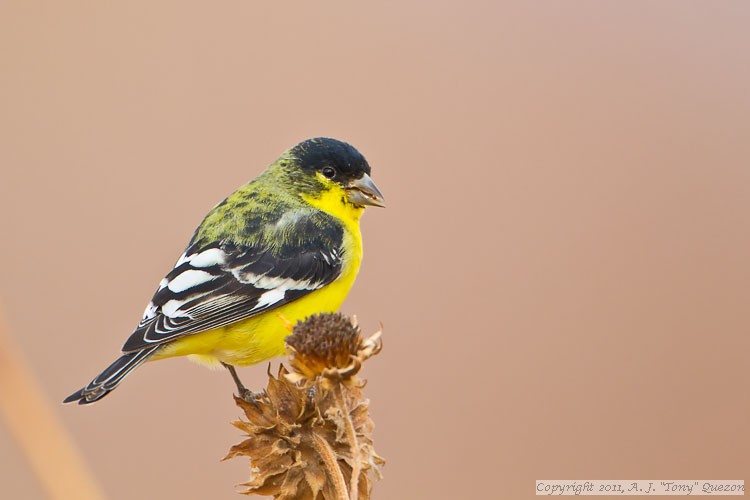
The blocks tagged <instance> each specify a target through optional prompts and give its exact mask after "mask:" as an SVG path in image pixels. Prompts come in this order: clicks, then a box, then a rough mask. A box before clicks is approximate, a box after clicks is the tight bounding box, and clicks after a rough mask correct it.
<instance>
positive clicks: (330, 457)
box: [226, 366, 385, 500]
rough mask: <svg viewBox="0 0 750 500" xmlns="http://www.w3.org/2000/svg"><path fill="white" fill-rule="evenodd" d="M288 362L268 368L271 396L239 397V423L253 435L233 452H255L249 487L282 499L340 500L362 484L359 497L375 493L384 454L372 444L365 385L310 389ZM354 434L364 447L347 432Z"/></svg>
mask: <svg viewBox="0 0 750 500" xmlns="http://www.w3.org/2000/svg"><path fill="white" fill-rule="evenodd" d="M286 375H288V373H287V372H286V370H285V369H284V367H283V366H282V367H280V368H279V373H278V377H274V376H272V375H271V374H270V373H269V377H268V378H269V381H268V388H267V390H266V393H265V395H264V397H262V398H261V399H259V400H257V401H256V402H255V403H248V402H246V401H244V400H242V399H240V398H235V402H236V403H237V405H238V406H239V407H240V408H241V409H242V410H243V411H244V413H245V417H246V420H243V421H239V422H235V423H234V425H235V426H236V427H238V428H239V429H241V430H242V431H244V432H245V433H246V434H247V439H245V440H244V441H243V442H241V443H240V444H238V445H235V446H233V447H232V449H231V450H230V452H229V454H228V455H227V456H226V458H227V459H229V458H233V457H240V456H245V457H248V458H249V459H250V469H251V471H252V477H251V479H250V480H249V481H248V482H246V483H244V484H243V485H242V486H244V487H245V489H244V491H242V493H245V494H255V495H270V496H273V497H274V498H275V499H278V500H334V499H339V498H341V495H340V494H339V493H337V492H340V491H341V490H349V489H351V487H352V481H356V482H357V484H358V490H359V494H358V498H359V500H369V499H370V496H371V492H372V482H373V480H374V479H376V478H379V477H380V468H381V467H382V466H383V464H384V463H385V462H384V460H383V459H382V458H381V457H379V456H378V455H377V453H375V450H374V447H373V443H372V431H373V423H372V420H370V415H369V411H368V410H369V402H368V401H367V400H366V399H364V397H363V396H362V392H361V388H360V387H356V386H346V385H343V384H342V385H340V386H339V388H338V390H337V392H334V391H331V390H326V389H324V388H323V387H322V386H321V384H322V382H323V380H324V379H317V380H318V382H317V383H316V384H313V385H312V386H311V387H309V388H305V387H302V386H301V385H299V384H296V383H294V382H291V381H289V380H288V377H287V376H286ZM347 432H351V433H353V436H354V438H353V439H355V441H356V444H357V446H356V447H354V448H353V447H352V446H351V442H350V441H349V440H347V439H346V436H347Z"/></svg>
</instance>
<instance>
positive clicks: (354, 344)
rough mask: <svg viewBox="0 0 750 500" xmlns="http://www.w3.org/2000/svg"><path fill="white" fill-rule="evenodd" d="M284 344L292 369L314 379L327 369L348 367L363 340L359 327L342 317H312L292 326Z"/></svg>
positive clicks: (327, 315)
mask: <svg viewBox="0 0 750 500" xmlns="http://www.w3.org/2000/svg"><path fill="white" fill-rule="evenodd" d="M286 344H287V346H288V347H289V348H290V352H291V363H292V368H293V369H294V370H295V371H297V372H298V373H299V374H300V375H303V376H304V377H305V378H308V379H313V378H315V377H316V376H317V375H322V374H323V372H324V371H325V370H326V369H327V368H338V369H345V368H347V367H349V366H350V365H351V364H352V358H353V357H354V356H356V354H357V352H358V351H359V349H360V348H361V346H362V337H361V336H360V330H359V327H358V326H357V325H356V324H355V323H354V322H353V321H351V320H350V319H349V318H347V317H346V316H344V315H343V314H315V315H313V316H310V317H309V318H307V319H306V320H304V321H300V322H299V323H297V324H296V325H294V329H293V330H292V335H290V336H289V337H287V338H286Z"/></svg>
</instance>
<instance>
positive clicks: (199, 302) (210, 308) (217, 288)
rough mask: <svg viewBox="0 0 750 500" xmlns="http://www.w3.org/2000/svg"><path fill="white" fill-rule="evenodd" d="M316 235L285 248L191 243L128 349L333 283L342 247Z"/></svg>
mask: <svg viewBox="0 0 750 500" xmlns="http://www.w3.org/2000/svg"><path fill="white" fill-rule="evenodd" d="M338 236H339V242H340V241H341V239H340V238H342V237H343V236H342V234H339V235H338ZM310 239H311V240H312V241H306V242H305V243H304V244H302V243H296V244H294V245H291V246H290V245H287V246H286V247H280V248H279V247H270V246H265V245H259V246H241V245H235V244H231V243H226V242H221V243H216V244H211V245H205V246H199V245H197V244H193V245H191V246H190V247H188V249H187V250H186V251H185V254H183V256H182V257H180V259H179V260H178V261H177V264H176V265H175V267H174V269H172V271H170V272H169V274H167V276H166V277H165V278H164V279H163V280H162V281H161V283H160V284H159V289H158V290H157V291H156V293H155V294H154V298H153V299H152V300H151V302H150V303H149V305H148V306H147V307H146V311H145V312H144V314H143V319H142V320H141V322H140V323H139V324H138V327H137V328H136V329H135V331H134V332H133V333H132V335H131V336H130V338H129V339H128V340H127V342H125V345H124V346H123V352H133V351H138V350H141V349H144V348H147V347H150V346H154V345H158V344H162V343H164V342H168V341H170V340H173V339H175V338H177V337H181V336H184V335H190V334H194V333H199V332H204V331H206V330H210V329H212V328H217V327H220V326H224V325H228V324H230V323H234V322H236V321H240V320H243V319H247V318H250V317H252V316H255V315H257V314H260V313H262V312H265V311H268V310H270V309H273V308H276V307H279V306H282V305H284V304H287V303H289V302H291V301H293V300H295V299H298V298H299V297H302V296H303V295H306V294H308V293H310V292H312V291H314V290H317V289H319V288H321V287H323V286H325V285H327V284H328V283H331V282H332V281H334V280H335V279H336V278H338V277H339V275H340V274H341V269H342V258H343V256H342V255H341V252H342V250H341V246H340V244H336V245H331V242H332V240H331V239H330V238H329V239H322V238H315V237H312V238H310ZM333 241H335V240H333Z"/></svg>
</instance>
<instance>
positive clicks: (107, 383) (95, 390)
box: [63, 345, 161, 405]
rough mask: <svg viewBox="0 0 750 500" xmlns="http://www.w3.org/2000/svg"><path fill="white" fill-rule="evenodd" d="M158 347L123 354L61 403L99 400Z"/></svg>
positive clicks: (89, 402)
mask: <svg viewBox="0 0 750 500" xmlns="http://www.w3.org/2000/svg"><path fill="white" fill-rule="evenodd" d="M159 347H161V346H159V345H157V346H154V347H149V348H146V349H143V350H142V351H137V352H131V353H127V354H123V355H122V356H120V357H119V358H117V360H115V362H114V363H112V364H111V365H109V366H108V367H107V369H106V370H104V371H103V372H101V373H100V374H99V375H98V376H97V377H96V378H95V379H94V380H92V381H91V382H90V383H89V385H87V386H86V387H84V388H83V389H81V390H78V391H76V392H74V393H73V394H71V395H70V396H68V397H67V398H65V400H64V401H63V403H73V402H74V401H77V402H78V404H79V405H88V404H91V403H94V402H96V401H99V400H100V399H102V398H103V397H104V396H106V395H107V394H109V393H110V392H112V391H114V390H115V388H116V387H117V386H118V385H119V384H120V382H122V381H123V379H124V378H125V377H127V376H128V374H129V373H130V372H132V371H133V370H135V369H136V368H138V367H139V366H141V363H143V362H144V361H146V360H147V359H148V358H150V357H151V355H152V354H154V352H155V351H156V350H157V349H158V348H159Z"/></svg>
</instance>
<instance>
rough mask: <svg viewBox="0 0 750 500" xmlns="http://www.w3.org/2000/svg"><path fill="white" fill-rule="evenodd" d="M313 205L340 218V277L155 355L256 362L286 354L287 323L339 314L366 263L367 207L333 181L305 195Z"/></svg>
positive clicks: (214, 363)
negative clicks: (314, 194) (350, 198)
mask: <svg viewBox="0 0 750 500" xmlns="http://www.w3.org/2000/svg"><path fill="white" fill-rule="evenodd" d="M305 201H307V202H308V203H309V204H310V205H312V206H314V207H315V208H318V209H319V210H322V211H324V212H327V213H329V214H330V215H332V216H334V217H336V218H337V219H338V220H339V221H341V222H342V224H343V225H344V237H343V242H342V250H343V263H342V271H341V275H340V276H339V277H338V278H337V279H336V280H335V281H333V282H331V283H329V284H328V285H326V286H324V287H322V288H320V289H318V290H315V291H313V292H310V293H309V294H307V295H305V296H303V297H301V298H299V299H297V300H295V301H292V302H290V303H288V304H286V305H283V306H281V307H278V308H276V309H272V310H270V311H267V312H264V313H262V314H259V315H257V316H253V317H252V318H248V319H245V320H241V321H238V322H237V323H233V324H230V325H227V326H223V327H220V328H215V329H213V330H207V331H205V332H201V333H196V334H194V335H188V336H186V337H182V338H179V339H177V340H175V341H173V342H171V343H169V344H167V345H165V346H164V348H162V349H160V350H159V351H158V352H157V353H156V354H155V355H154V356H153V357H152V358H151V359H152V360H157V359H163V358H170V357H174V356H189V357H190V359H192V360H194V361H198V362H201V363H203V364H207V365H209V366H220V364H219V362H224V363H228V364H231V365H238V366H243V365H252V364H255V363H259V362H261V361H264V360H266V359H269V358H272V357H274V356H278V355H280V354H283V353H284V350H285V344H284V338H286V337H287V336H288V335H289V333H290V332H289V329H288V327H287V325H288V324H289V323H296V322H297V321H299V320H301V319H304V318H306V317H308V316H310V315H311V314H315V313H319V312H335V311H337V310H338V308H339V307H340V306H341V304H342V303H343V302H344V299H345V298H346V296H347V294H348V293H349V290H350V289H351V287H352V285H353V284H354V280H355V279H356V277H357V273H358V272H359V266H360V263H361V262H362V235H361V232H360V229H359V219H360V217H361V216H362V211H363V208H361V207H356V206H354V205H352V204H350V203H348V201H347V198H346V192H345V191H344V190H343V189H342V188H340V187H338V186H337V185H330V186H329V188H328V189H327V190H326V191H324V193H323V194H322V195H321V196H319V197H316V198H309V197H305Z"/></svg>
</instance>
